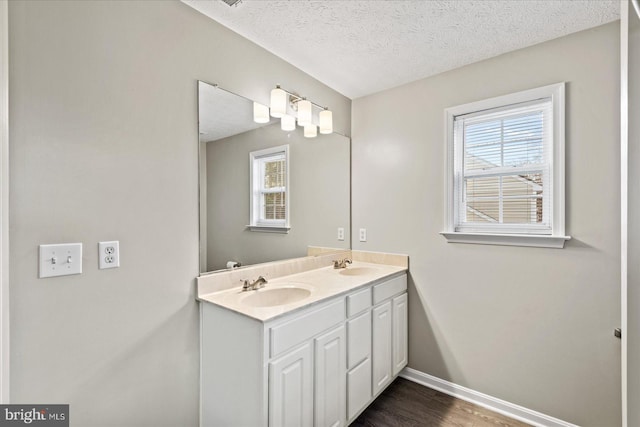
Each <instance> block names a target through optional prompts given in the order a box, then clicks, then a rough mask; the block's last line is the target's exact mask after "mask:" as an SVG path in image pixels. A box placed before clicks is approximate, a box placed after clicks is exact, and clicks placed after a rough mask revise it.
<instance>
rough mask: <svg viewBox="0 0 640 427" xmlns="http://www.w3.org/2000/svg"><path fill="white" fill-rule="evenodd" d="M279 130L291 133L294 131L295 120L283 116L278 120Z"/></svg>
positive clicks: (288, 116)
mask: <svg viewBox="0 0 640 427" xmlns="http://www.w3.org/2000/svg"><path fill="white" fill-rule="evenodd" d="M280 129H282V130H284V131H287V132H289V131H292V130H296V118H295V117H293V116H290V115H288V114H285V115H284V116H282V117H281V118H280Z"/></svg>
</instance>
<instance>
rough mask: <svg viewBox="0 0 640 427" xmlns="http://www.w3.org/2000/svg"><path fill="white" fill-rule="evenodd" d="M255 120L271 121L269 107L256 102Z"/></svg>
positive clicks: (257, 121)
mask: <svg viewBox="0 0 640 427" xmlns="http://www.w3.org/2000/svg"><path fill="white" fill-rule="evenodd" d="M253 121H254V122H256V123H269V107H267V106H266V105H262V104H260V103H258V102H254V103H253Z"/></svg>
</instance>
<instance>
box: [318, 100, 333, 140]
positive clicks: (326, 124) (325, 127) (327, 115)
mask: <svg viewBox="0 0 640 427" xmlns="http://www.w3.org/2000/svg"><path fill="white" fill-rule="evenodd" d="M319 117H320V133H322V134H325V135H326V134H329V133H332V132H333V113H332V112H331V111H329V109H328V108H327V107H325V108H324V110H323V111H320V115H319Z"/></svg>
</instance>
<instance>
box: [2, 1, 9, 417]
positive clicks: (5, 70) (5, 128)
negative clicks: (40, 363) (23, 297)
mask: <svg viewBox="0 0 640 427" xmlns="http://www.w3.org/2000/svg"><path fill="white" fill-rule="evenodd" d="M8 27H9V4H8V2H7V0H0V28H1V29H2V30H0V403H5V404H6V403H9V29H8Z"/></svg>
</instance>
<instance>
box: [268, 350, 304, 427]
mask: <svg viewBox="0 0 640 427" xmlns="http://www.w3.org/2000/svg"><path fill="white" fill-rule="evenodd" d="M311 362H312V354H311V344H310V343H308V344H305V345H304V346H303V347H300V348H298V349H297V350H293V351H291V352H289V353H287V354H285V355H284V356H282V357H280V358H278V359H277V360H274V361H273V362H271V363H269V426H270V427H281V426H286V427H304V426H312V425H313V368H312V366H311Z"/></svg>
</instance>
